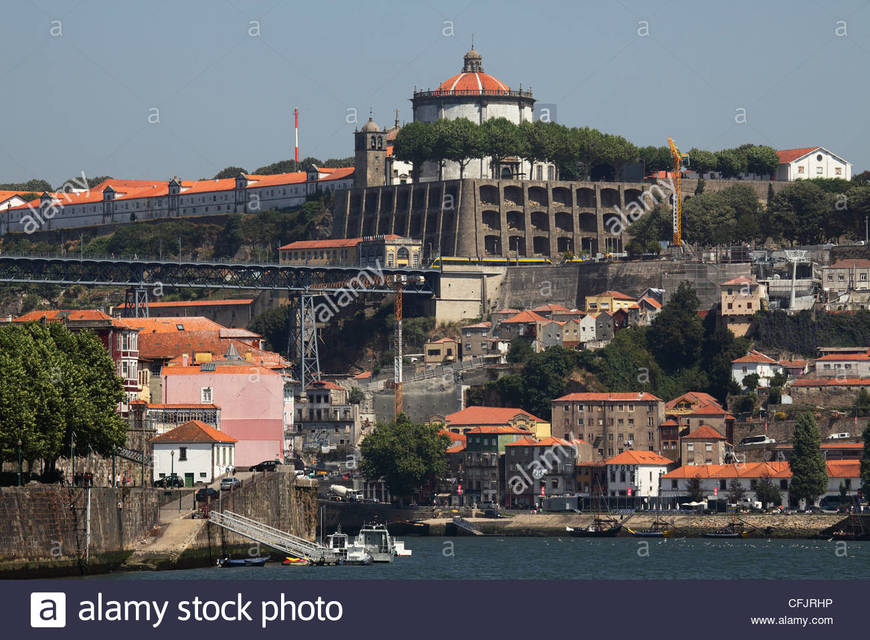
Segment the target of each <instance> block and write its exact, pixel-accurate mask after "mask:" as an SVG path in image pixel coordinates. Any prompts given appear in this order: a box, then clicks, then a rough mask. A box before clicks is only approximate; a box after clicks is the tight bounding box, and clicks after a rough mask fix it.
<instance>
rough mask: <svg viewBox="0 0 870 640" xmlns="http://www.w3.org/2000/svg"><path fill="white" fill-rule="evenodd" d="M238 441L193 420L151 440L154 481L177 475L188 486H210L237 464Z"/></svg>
mask: <svg viewBox="0 0 870 640" xmlns="http://www.w3.org/2000/svg"><path fill="white" fill-rule="evenodd" d="M236 442H238V441H237V440H236V439H235V438H233V437H231V436H228V435H227V434H225V433H222V432H220V431H218V430H217V429H215V428H214V427H212V426H209V425H207V424H206V423H204V422H201V421H199V420H191V421H190V422H185V423H184V424H182V425H179V426H177V427H175V428H174V429H172V430H170V431H167V432H166V433H163V434H161V435H159V436H156V437H155V438H152V439H151V443H152V445H153V446H154V478H153V479H154V480H158V479H159V478H163V477H166V476H168V475H170V474H171V473H175V474H176V475H177V476H179V477H180V478H183V479H184V486H186V487H192V486H193V485H194V484H196V483H199V482H202V483H205V484H210V483H211V482H214V481H215V480H216V479H217V478H219V477H220V476H222V475H224V474H225V473H226V472H227V467H232V466H234V465H235V444H236Z"/></svg>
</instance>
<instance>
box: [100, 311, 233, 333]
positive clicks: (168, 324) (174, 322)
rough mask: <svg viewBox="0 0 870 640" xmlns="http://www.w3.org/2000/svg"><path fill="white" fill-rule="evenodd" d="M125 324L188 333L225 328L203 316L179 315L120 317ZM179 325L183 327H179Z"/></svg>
mask: <svg viewBox="0 0 870 640" xmlns="http://www.w3.org/2000/svg"><path fill="white" fill-rule="evenodd" d="M117 320H118V322H120V323H121V324H123V325H124V326H127V327H131V328H135V329H139V330H140V331H141V332H142V334H143V335H144V334H148V333H186V332H190V331H212V332H214V333H215V334H217V333H219V332H220V330H221V329H225V328H226V327H224V326H223V325H222V324H218V323H217V322H214V321H213V320H209V319H208V318H204V317H202V316H178V317H170V316H167V317H165V318H118V319H117ZM179 325H180V326H181V327H182V328H181V329H179V328H178V327H179Z"/></svg>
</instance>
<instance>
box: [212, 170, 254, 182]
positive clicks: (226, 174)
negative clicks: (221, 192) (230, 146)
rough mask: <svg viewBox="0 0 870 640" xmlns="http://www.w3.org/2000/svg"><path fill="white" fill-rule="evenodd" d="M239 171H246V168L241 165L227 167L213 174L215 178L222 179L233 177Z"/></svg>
mask: <svg viewBox="0 0 870 640" xmlns="http://www.w3.org/2000/svg"><path fill="white" fill-rule="evenodd" d="M240 173H248V170H247V169H244V168H242V167H227V168H226V169H221V170H220V171H218V172H217V174H215V177H214V179H215V180H223V179H225V178H235V177H236V176H238V175H239V174H240Z"/></svg>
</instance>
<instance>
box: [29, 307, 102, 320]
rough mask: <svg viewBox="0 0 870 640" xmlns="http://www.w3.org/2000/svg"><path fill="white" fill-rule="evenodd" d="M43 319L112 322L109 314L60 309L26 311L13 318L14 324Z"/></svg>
mask: <svg viewBox="0 0 870 640" xmlns="http://www.w3.org/2000/svg"><path fill="white" fill-rule="evenodd" d="M43 318H45V319H46V320H48V321H50V322H55V321H61V320H80V321H87V320H110V321H113V320H114V318H112V316H110V315H109V314H107V313H103V312H102V311H98V310H97V309H72V310H68V311H67V310H62V309H44V310H42V311H39V310H37V311H28V312H27V313H25V314H24V315H23V316H18V317H17V318H15V322H39V321H40V320H42V319H43Z"/></svg>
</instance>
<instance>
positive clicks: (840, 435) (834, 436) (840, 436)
mask: <svg viewBox="0 0 870 640" xmlns="http://www.w3.org/2000/svg"><path fill="white" fill-rule="evenodd" d="M848 437H849V434H848V433H847V432H843V433H832V434H831V435H829V436H828V440H842V439H843V438H848Z"/></svg>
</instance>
